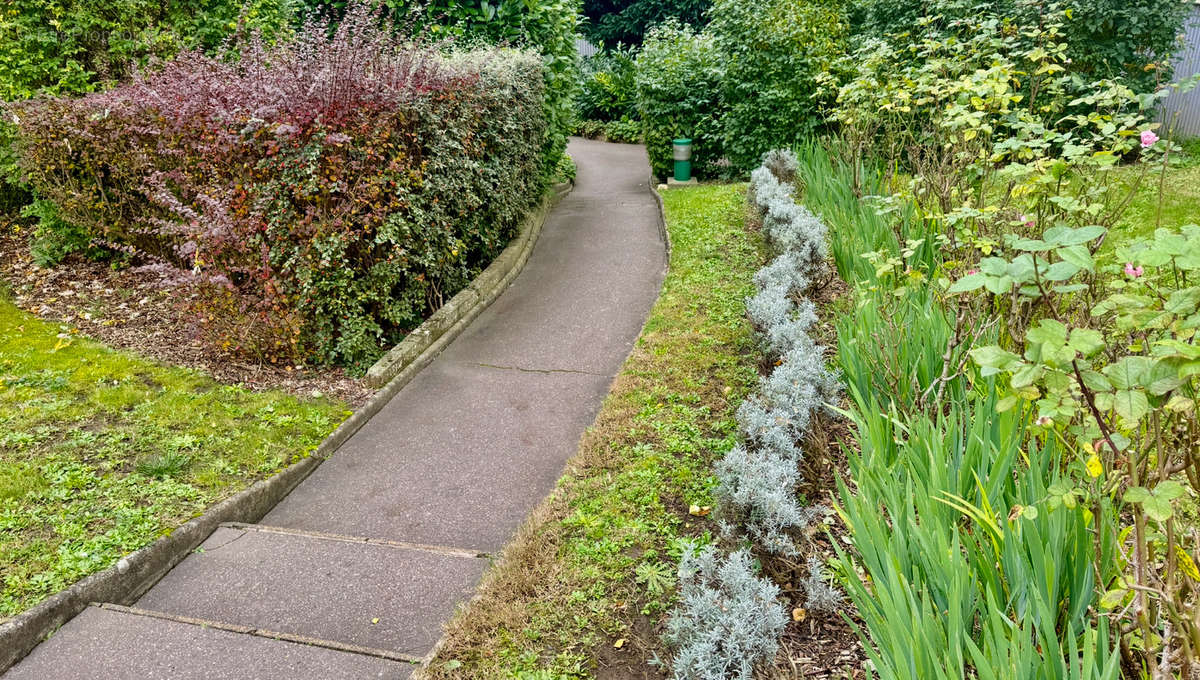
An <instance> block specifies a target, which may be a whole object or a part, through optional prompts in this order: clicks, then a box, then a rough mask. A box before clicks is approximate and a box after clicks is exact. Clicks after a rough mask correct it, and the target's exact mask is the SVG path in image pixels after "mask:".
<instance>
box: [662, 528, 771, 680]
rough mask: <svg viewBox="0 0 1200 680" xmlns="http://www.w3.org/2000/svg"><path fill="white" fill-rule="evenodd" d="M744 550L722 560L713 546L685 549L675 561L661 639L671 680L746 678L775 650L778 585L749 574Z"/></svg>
mask: <svg viewBox="0 0 1200 680" xmlns="http://www.w3.org/2000/svg"><path fill="white" fill-rule="evenodd" d="M752 565H753V561H752V559H751V557H750V553H749V552H747V551H745V550H740V551H738V552H735V553H733V554H732V555H729V556H728V557H726V558H722V557H721V556H720V555H719V554H718V552H717V551H716V549H715V548H714V547H713V546H706V547H705V548H703V549H701V550H700V551H699V552H696V551H694V550H688V551H687V552H685V553H684V555H683V560H682V562H681V563H680V565H679V604H678V605H677V606H676V607H675V610H674V611H673V612H672V613H671V618H670V619H669V620H668V621H667V632H666V635H665V638H666V640H667V642H668V643H669V644H671V645H672V646H673V647H674V648H675V649H676V650H677V651H676V653H675V663H674V670H675V679H676V680H728V679H733V680H751V678H752V677H753V674H754V666H755V665H756V664H759V663H763V662H766V661H770V660H771V659H773V658H774V657H775V652H776V651H777V650H778V649H779V636H780V635H781V634H782V633H783V628H784V626H785V625H787V616H786V615H785V613H784V609H783V606H782V605H781V604H780V603H779V601H778V599H777V598H778V597H779V588H778V587H777V586H776V585H775V584H774V583H771V582H770V581H769V580H767V579H765V578H762V577H761V576H758V575H757V574H755V573H754V568H753V566H752Z"/></svg>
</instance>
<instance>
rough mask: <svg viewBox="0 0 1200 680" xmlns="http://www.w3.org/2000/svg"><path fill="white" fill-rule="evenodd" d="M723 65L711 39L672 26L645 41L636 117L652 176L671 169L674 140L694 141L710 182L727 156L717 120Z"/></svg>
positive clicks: (698, 167)
mask: <svg viewBox="0 0 1200 680" xmlns="http://www.w3.org/2000/svg"><path fill="white" fill-rule="evenodd" d="M724 75H725V67H724V62H723V60H722V59H721V55H720V53H719V52H718V51H717V47H716V45H715V43H714V42H713V40H712V38H711V37H710V36H707V35H704V34H700V33H696V32H695V31H694V30H692V29H691V28H690V27H688V26H684V25H682V24H679V23H678V22H672V21H668V22H666V23H664V24H663V25H661V26H659V27H657V28H655V29H653V30H651V31H650V33H649V34H648V35H647V36H646V42H645V43H644V44H643V46H642V51H641V53H639V54H638V57H637V72H636V79H637V101H638V114H639V115H640V116H641V119H642V125H643V127H644V130H645V143H646V149H647V151H648V152H649V154H650V166H651V168H653V170H654V173H655V174H657V175H659V176H666V175H668V174H670V173H671V168H672V166H673V161H672V149H671V140H673V139H677V138H680V137H686V138H690V139H691V140H692V145H693V146H692V166H693V169H694V171H695V172H696V174H697V175H699V176H701V177H703V176H712V175H715V174H716V173H717V171H718V168H717V166H716V163H717V162H718V161H719V160H720V159H721V157H722V156H723V155H724V153H723V150H722V146H721V137H720V128H719V114H720V102H721V93H720V86H721V81H722V79H723V78H724Z"/></svg>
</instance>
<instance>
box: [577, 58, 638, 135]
mask: <svg viewBox="0 0 1200 680" xmlns="http://www.w3.org/2000/svg"><path fill="white" fill-rule="evenodd" d="M635 57H636V53H635V52H634V51H633V50H631V49H628V48H623V47H617V48H614V49H611V50H604V51H603V52H600V53H598V54H596V55H594V56H591V57H585V58H584V59H583V63H582V65H581V69H580V70H581V78H580V86H579V94H578V95H576V98H575V103H576V107H577V108H578V111H579V117H580V119H582V120H597V121H613V120H621V119H622V118H626V119H628V118H630V117H632V116H636V115H637V108H636V104H637V102H636V97H637V81H636V79H635V77H634V75H635V69H636V65H635V63H634V58H635Z"/></svg>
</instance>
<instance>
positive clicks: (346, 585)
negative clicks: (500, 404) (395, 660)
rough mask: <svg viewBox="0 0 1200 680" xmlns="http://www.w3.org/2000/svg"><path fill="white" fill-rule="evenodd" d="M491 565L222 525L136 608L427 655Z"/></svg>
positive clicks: (401, 549)
mask: <svg viewBox="0 0 1200 680" xmlns="http://www.w3.org/2000/svg"><path fill="white" fill-rule="evenodd" d="M487 565H488V561H487V560H486V559H479V558H466V557H461V556H457V555H445V554H438V553H433V552H428V551H422V550H411V549H404V548H397V547H393V546H385V545H372V544H368V543H362V542H349V541H340V540H331V539H325V538H314V537H310V536H297V535H287V534H280V533H274V532H268V531H256V530H244V529H227V528H222V529H218V530H217V532H216V533H214V534H213V535H212V536H211V537H209V539H208V540H207V541H205V542H204V544H203V545H202V546H201V548H200V550H199V551H197V553H196V554H193V555H189V556H188V558H187V559H185V560H184V561H183V562H181V563H180V564H179V566H177V567H175V569H173V570H172V571H171V572H170V573H169V574H167V576H166V577H165V578H163V580H162V581H159V583H158V584H157V585H156V586H154V587H153V588H151V589H150V591H149V592H147V593H146V594H145V595H143V596H142V598H141V599H140V600H139V601H138V603H137V607H138V608H140V609H148V610H153V611H159V612H165V613H168V614H175V615H179V616H186V617H192V618H199V619H207V620H210V621H219V622H222V623H228V624H236V625H242V626H249V627H253V628H260V629H266V630H270V631H274V632H278V633H291V634H296V635H303V636H306V637H313V638H318V639H321V640H330V641H333V642H340V643H346V644H351V645H357V646H361V647H368V648H372V649H380V650H384V651H387V652H399V653H402V654H406V655H410V656H412V657H414V658H420V657H422V656H424V655H425V654H426V653H428V652H429V650H430V649H432V648H433V645H434V643H435V642H437V639H438V637H439V636H440V635H441V628H442V623H443V622H444V621H446V620H447V619H449V618H450V615H451V614H453V612H454V607H455V606H456V605H457V604H458V603H459V602H460V601H462V600H465V599H467V598H468V597H470V595H471V593H472V592H473V591H474V589H475V586H476V584H477V583H478V582H479V578H480V576H481V575H482V574H483V571H484V570H485V569H486V568H487ZM376 620H377V621H376Z"/></svg>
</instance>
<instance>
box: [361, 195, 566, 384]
mask: <svg viewBox="0 0 1200 680" xmlns="http://www.w3.org/2000/svg"><path fill="white" fill-rule="evenodd" d="M571 187H572V185H571V184H568V183H563V184H557V185H555V186H554V187H553V189H552V190H551V191H549V192H547V195H546V196H544V197H543V198H542V200H541V202H540V204H539V205H538V206H537V207H536V208H534V210H533V212H531V213H530V214H529V215H528V216H527V217H526V218H525V219H524V220H523V221H522V222H521V225H520V227H519V231H518V233H517V237H516V238H515V239H513V241H512V243H510V244H509V245H508V247H506V248H505V249H504V251H503V252H501V253H500V255H499V256H498V257H496V259H495V260H493V261H492V263H491V264H490V265H488V267H487V269H484V270H483V272H481V273H480V274H479V276H478V277H476V278H475V280H474V281H472V282H471V283H470V285H468V286H467V287H466V288H463V289H462V290H461V291H459V292H458V293H457V294H456V295H455V296H454V297H452V298H450V300H449V301H447V302H446V303H445V304H443V305H442V306H441V307H440V308H438V310H437V311H436V312H434V313H433V314H432V315H431V316H430V317H429V318H428V319H426V320H425V321H424V323H422V324H421V325H420V326H417V328H416V330H414V331H413V332H411V333H409V334H408V335H407V336H405V338H404V340H402V341H400V344H398V345H396V346H395V347H393V348H392V349H390V350H388V352H387V354H384V355H383V356H382V357H380V358H379V360H378V361H376V362H375V364H374V365H373V366H371V368H369V369H367V375H366V378H365V380H366V383H367V385H369V386H370V387H383V386H385V385H387V384H388V383H389V382H390V381H391V380H392V379H393V378H395V377H396V376H397V375H400V374H401V373H403V372H404V371H405V370H407V369H408V367H409V366H412V365H414V364H417V363H420V362H422V361H424V360H425V354H426V353H427V352H428V351H429V350H430V348H432V347H434V346H436V345H437V344H438V342H439V340H440V339H441V338H442V337H444V336H446V335H449V336H451V337H453V336H454V335H457V334H458V333H459V332H461V330H462V326H465V325H466V324H468V323H470V322H471V321H472V320H474V319H475V317H477V316H479V314H480V313H482V312H483V310H485V309H487V308H488V306H489V305H491V304H492V302H494V301H495V300H496V298H498V297H500V293H502V292H503V291H504V289H505V288H507V287H508V284H510V283H512V280H513V279H515V278H516V277H517V274H519V273H521V270H522V269H524V268H525V263H526V262H527V261H528V260H529V255H530V254H531V253H532V252H533V246H534V244H536V243H537V240H538V236H539V235H540V234H541V232H542V227H543V226H544V225H545V224H546V218H547V217H548V216H549V215H550V211H551V210H552V209H553V208H554V206H555V205H556V204H557V203H558V201H559V200H561V199H562V198H563V197H564V196H566V195H567V194H568V193H569V192H570V191H571ZM429 358H432V357H429Z"/></svg>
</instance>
